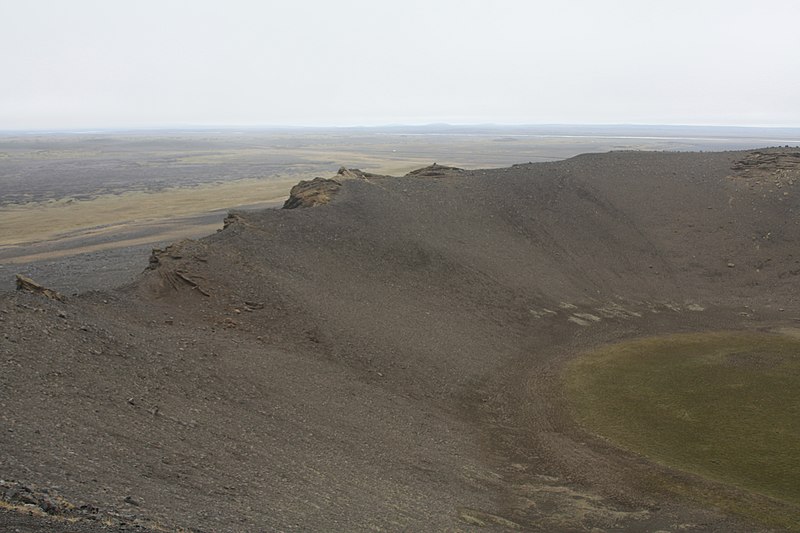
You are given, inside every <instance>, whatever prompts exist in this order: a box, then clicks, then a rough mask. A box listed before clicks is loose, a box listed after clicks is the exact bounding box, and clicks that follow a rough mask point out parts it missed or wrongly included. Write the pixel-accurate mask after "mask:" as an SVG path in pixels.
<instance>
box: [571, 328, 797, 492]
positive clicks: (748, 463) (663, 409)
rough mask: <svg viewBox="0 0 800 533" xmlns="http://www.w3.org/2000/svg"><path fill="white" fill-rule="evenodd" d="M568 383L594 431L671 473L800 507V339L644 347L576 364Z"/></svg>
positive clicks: (688, 339)
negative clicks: (670, 469) (695, 476)
mask: <svg viewBox="0 0 800 533" xmlns="http://www.w3.org/2000/svg"><path fill="white" fill-rule="evenodd" d="M565 381H566V387H567V390H568V393H569V396H570V399H571V407H572V409H573V412H574V414H575V417H576V419H577V420H578V421H579V423H580V424H581V425H582V426H584V427H585V428H586V429H588V430H589V431H592V432H594V433H597V434H599V435H602V436H604V437H606V438H608V439H610V440H611V441H613V442H615V443H616V444H618V445H620V446H622V447H624V448H627V449H629V450H632V451H635V452H638V453H641V454H643V455H645V456H648V457H650V458H652V459H654V460H656V461H658V462H660V463H663V464H666V465H668V466H671V467H675V468H678V469H681V470H684V471H688V472H692V473H695V474H699V475H701V476H703V477H706V478H709V479H712V480H716V481H720V482H723V483H726V484H730V485H734V486H736V487H739V488H741V489H745V490H747V491H751V492H755V493H758V494H762V495H765V496H768V497H771V498H775V499H778V500H782V501H783V502H786V503H788V504H790V505H800V339H797V338H793V337H788V336H783V335H777V334H767V333H704V334H688V335H672V336H667V337H657V338H650V339H644V340H637V341H632V342H627V343H622V344H617V345H612V346H608V347H605V348H603V349H601V350H598V351H596V352H593V353H590V354H587V355H586V356H584V357H580V358H578V359H577V360H575V361H574V362H572V363H571V364H570V365H569V366H568V368H567V372H566V375H565Z"/></svg>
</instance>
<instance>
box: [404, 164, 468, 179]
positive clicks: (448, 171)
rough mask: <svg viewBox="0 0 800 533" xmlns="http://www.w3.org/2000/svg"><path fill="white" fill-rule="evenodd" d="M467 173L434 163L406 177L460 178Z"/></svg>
mask: <svg viewBox="0 0 800 533" xmlns="http://www.w3.org/2000/svg"><path fill="white" fill-rule="evenodd" d="M464 172H466V171H465V170H464V169H463V168H457V167H448V166H445V165H439V164H437V163H434V164H432V165H430V166H427V167H423V168H418V169H417V170H412V171H411V172H409V173H408V174H406V177H411V178H444V177H448V176H459V175H461V174H464Z"/></svg>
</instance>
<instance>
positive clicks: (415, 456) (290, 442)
mask: <svg viewBox="0 0 800 533" xmlns="http://www.w3.org/2000/svg"><path fill="white" fill-rule="evenodd" d="M763 154H767V155H766V156H765V155H763ZM796 154H797V152H796V151H791V150H788V149H787V150H777V149H772V150H762V151H759V152H758V153H745V152H729V153H703V154H697V153H646V152H644V153H642V152H637V153H633V152H624V153H619V152H612V153H608V154H596V155H585V156H579V157H575V158H573V159H569V160H566V161H562V162H557V163H536V164H527V165H518V166H514V167H512V168H506V169H498V170H485V171H461V170H458V169H451V168H447V167H438V168H436V167H429V168H428V169H427V170H422V171H420V172H416V173H412V174H410V175H408V176H406V177H399V178H397V177H383V176H374V175H366V174H364V173H358V172H356V171H343V172H346V173H349V175H344V174H343V172H340V174H339V175H338V176H337V177H336V178H335V179H336V182H335V183H336V185H333V184H331V183H327V182H324V185H325V187H327V188H326V189H325V190H324V191H322V192H320V191H317V192H318V193H319V194H317V193H315V192H314V191H313V187H312V188H310V189H309V188H307V187H306V188H301V189H300V191H301V192H303V194H304V197H305V198H306V199H310V200H309V201H310V204H309V205H314V204H316V203H317V202H314V201H313V198H323V197H324V198H325V202H327V203H324V202H322V203H324V205H314V207H312V208H310V209H284V210H266V211H263V212H257V213H235V214H232V215H231V216H230V217H229V218H228V220H227V224H226V227H225V229H224V230H222V231H220V232H218V233H217V234H215V235H211V236H209V237H206V238H204V239H201V240H198V241H184V242H179V243H176V244H173V245H172V246H170V247H168V248H167V249H165V250H161V251H158V252H156V253H154V256H153V258H152V259H151V265H150V268H148V269H147V270H146V271H145V272H143V273H142V274H141V275H140V276H139V277H138V278H137V279H136V280H134V281H133V282H132V283H130V284H129V285H127V286H124V287H121V288H119V289H116V290H111V291H104V292H89V293H84V294H81V295H79V296H73V297H64V299H63V301H58V300H55V299H50V298H47V297H46V295H43V294H40V293H37V292H28V291H24V290H23V291H18V292H16V293H13V294H7V295H3V296H2V297H0V329H1V330H2V335H0V354H2V358H0V365H2V372H0V420H2V428H0V429H2V430H1V431H0V479H2V481H0V501H2V503H0V529H3V528H5V529H8V530H12V531H13V530H14V529H18V530H20V531H85V532H90V531H106V530H109V529H111V530H126V531H150V530H152V531H159V530H188V531H264V530H283V531H288V530H317V531H365V530H389V531H400V530H408V531H459V530H462V531H483V530H485V531H492V530H497V531H507V530H514V529H519V530H529V531H586V530H614V531H659V530H660V531H753V530H759V529H763V528H762V526H759V525H758V524H752V523H748V522H746V521H745V520H744V519H743V518H741V517H738V516H732V515H726V514H724V513H722V512H720V511H716V510H714V509H709V508H705V507H704V506H703V505H702V504H701V503H698V502H693V501H688V500H685V499H681V498H680V497H679V496H677V495H675V494H673V493H668V492H666V491H665V490H664V489H663V488H659V487H663V484H662V485H659V484H658V483H654V482H653V479H658V478H664V479H667V478H668V479H670V480H673V481H674V480H679V481H680V482H683V483H690V484H700V485H705V486H707V488H708V490H714V491H728V492H731V493H732V494H733V495H734V496H736V489H735V488H731V487H720V486H717V485H715V484H714V483H712V482H710V481H704V480H700V479H696V478H691V477H689V476H686V475H683V474H681V473H679V472H672V471H669V470H667V469H665V468H663V467H659V466H656V465H654V464H652V463H650V462H648V461H647V460H645V459H643V458H641V457H638V456H635V455H633V454H630V453H627V452H624V451H621V450H618V449H616V448H614V447H613V446H611V445H610V444H608V443H607V442H605V441H603V440H602V439H600V438H597V437H594V436H592V435H589V434H586V433H584V432H583V431H582V430H581V429H580V428H579V427H576V425H575V424H574V423H573V422H572V421H571V419H570V417H569V416H568V412H567V410H566V406H565V399H564V397H563V392H562V388H561V381H560V371H561V369H562V367H563V364H564V363H565V362H566V361H568V360H570V359H571V358H573V357H575V356H577V355H578V354H580V353H581V352H582V351H584V350H587V349H590V348H592V347H596V346H598V345H601V344H604V343H609V342H614V341H619V340H622V339H628V338H633V337H639V336H644V335H653V334H660V333H667V332H683V331H699V330H707V329H752V328H778V327H790V326H796V325H797V324H798V322H799V321H800V298H798V275H800V239H798V237H799V236H800V234H799V232H798V229H799V228H798V220H800V219H798V216H797V215H798V208H799V207H800V191H798V188H797V187H798V185H796V183H797V178H798V165H797V164H796V162H797V161H798V160H800V158H798V157H797V155H796ZM301 204H302V202H301ZM741 497H748V498H751V496H743V495H741ZM752 498H756V499H757V497H755V496H752ZM765 505H776V506H777V505H778V504H777V503H775V502H765ZM781 512H786V513H790V514H791V513H794V515H795V516H800V512H799V511H798V509H796V508H793V507H791V506H788V504H787V505H784V507H783V508H782V511H781Z"/></svg>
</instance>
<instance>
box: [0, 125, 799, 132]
mask: <svg viewBox="0 0 800 533" xmlns="http://www.w3.org/2000/svg"><path fill="white" fill-rule="evenodd" d="M398 128H427V129H436V128H465V129H469V128H474V129H477V128H494V129H513V128H539V129H542V128H670V129H672V128H685V129H719V130H785V131H786V130H795V131H800V125H775V124H681V123H636V122H630V123H628V122H620V123H611V122H608V123H605V122H598V123H591V122H587V123H582V122H574V123H572V122H547V123H535V122H530V123H528V122H520V123H512V122H463V123H462V122H406V123H403V122H387V123H383V124H327V125H326V124H213V123H211V124H185V123H183V124H154V125H119V126H81V127H54V128H39V127H36V128H0V134H15V133H16V134H28V133H30V134H35V133H40V134H41V133H72V134H90V133H91V134H96V133H125V132H131V133H133V132H153V131H187V132H190V131H209V130H221V131H236V130H248V131H268V130H347V129H360V130H380V129H398Z"/></svg>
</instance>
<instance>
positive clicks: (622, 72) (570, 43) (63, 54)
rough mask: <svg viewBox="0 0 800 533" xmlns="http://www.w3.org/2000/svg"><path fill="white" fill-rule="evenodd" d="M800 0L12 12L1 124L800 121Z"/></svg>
mask: <svg viewBox="0 0 800 533" xmlns="http://www.w3.org/2000/svg"><path fill="white" fill-rule="evenodd" d="M798 21H800V1H794V0H752V1H743V0H720V1H716V0H688V1H658V2H657V1H643V0H631V1H626V0H617V1H614V0H605V1H604V0H594V1H590V0H585V1H582V0H574V1H570V0H560V1H555V0H550V1H534V0H528V1H525V0H518V1H517V0H486V1H474V0H473V1H470V0H452V1H451V0H427V1H416V0H403V1H380V0H364V1H361V0H337V1H329V0H287V1H279V0H278V1H276V0H264V1H256V0H253V1H244V0H224V1H223V0H220V1H210V0H186V1H183V0H115V1H112V0H96V1H92V0H69V1H67V0H63V1H62V0H51V1H43V0H0V50H2V54H0V76H1V77H0V130H2V129H17V128H21V129H26V128H94V127H129V126H133V127H151V126H175V125H279V124H286V125H354V124H365V125H373V124H386V123H427V122H451V123H482V122H496V123H650V124H655V123H661V124H664V123H666V124H740V125H782V126H800V98H798V95H800V31H798V26H797V24H798Z"/></svg>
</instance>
